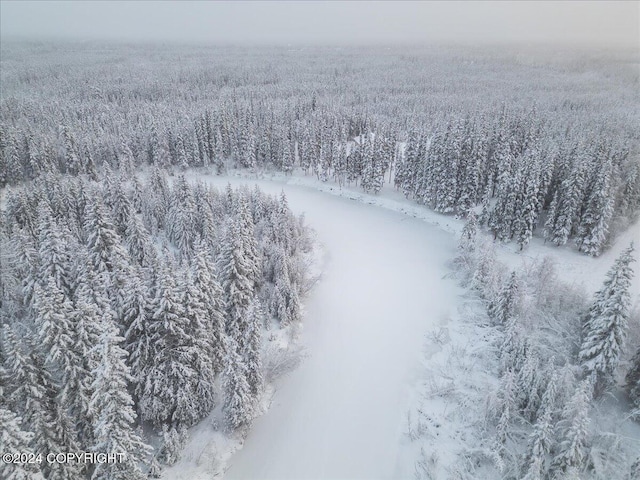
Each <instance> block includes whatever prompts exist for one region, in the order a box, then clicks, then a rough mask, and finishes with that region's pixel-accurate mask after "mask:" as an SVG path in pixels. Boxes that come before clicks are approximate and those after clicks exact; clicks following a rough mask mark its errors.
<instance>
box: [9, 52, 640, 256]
mask: <svg viewBox="0 0 640 480" xmlns="http://www.w3.org/2000/svg"><path fill="white" fill-rule="evenodd" d="M523 55H524V56H525V57H527V56H529V57H530V58H531V62H523V61H522V58H523ZM557 55H558V58H545V57H543V56H541V55H539V53H537V52H535V51H531V52H517V54H514V52H509V51H502V52H500V51H496V50H495V49H493V50H492V51H490V52H482V51H478V50H460V49H458V50H442V49H437V50H435V49H427V48H412V49H407V48H403V49H402V50H395V49H391V50H384V51H377V50H375V49H365V50H349V49H347V50H328V49H317V50H316V49H311V50H306V49H303V50H300V51H298V50H292V49H274V50H273V51H268V50H265V49H260V50H251V49H248V50H246V51H245V52H244V53H243V54H242V55H239V52H238V51H237V50H236V49H233V48H229V49H221V48H213V47H211V48H195V47H191V48H189V49H188V50H183V49H182V48H180V47H167V46H163V47H162V49H161V50H159V49H157V47H152V46H146V47H142V46H126V47H125V46H119V45H105V44H102V45H92V44H86V45H78V44H57V45H56V44H52V45H48V46H47V47H44V46H42V45H38V44H27V43H11V42H3V45H2V59H3V60H2V70H1V75H2V76H1V77H0V83H1V84H2V90H1V91H0V95H1V98H0V113H1V115H0V152H1V155H0V187H1V186H3V185H5V184H15V183H18V182H20V181H22V180H24V179H32V178H36V177H38V176H39V175H42V174H45V173H47V172H57V171H61V172H66V173H70V174H74V175H75V174H78V173H86V174H88V175H90V176H94V177H95V176H96V174H97V170H99V169H100V167H101V166H104V165H109V166H110V167H111V168H114V169H116V168H117V169H120V170H121V171H123V172H125V173H128V174H130V172H131V171H132V170H133V169H134V168H135V167H137V166H139V165H146V164H150V165H155V166H160V167H168V166H169V165H173V166H175V167H177V168H182V169H184V168H187V167H189V166H191V167H212V168H214V169H215V170H216V171H220V170H222V169H224V168H226V167H227V166H230V165H233V166H240V167H246V168H251V169H257V168H260V169H261V168H265V167H267V168H276V169H279V170H281V171H284V172H287V173H290V172H292V171H294V170H295V169H298V170H299V171H302V172H304V173H306V174H309V175H315V176H317V178H319V179H321V180H324V181H326V180H334V181H336V182H337V183H339V184H340V185H343V184H345V183H351V184H353V183H356V184H359V185H360V186H361V187H362V188H363V189H364V190H365V191H367V192H372V193H377V192H379V191H380V190H381V188H382V187H383V184H384V183H385V181H389V182H392V183H393V184H394V185H395V186H396V187H397V188H398V189H399V190H401V191H402V192H403V193H404V194H405V195H407V196H408V197H409V198H412V199H414V200H415V201H417V202H419V203H421V204H425V205H428V206H430V207H431V208H433V209H434V210H436V211H438V212H442V213H451V214H457V215H466V214H468V212H469V211H470V210H471V209H472V208H473V207H474V206H480V205H482V207H483V210H484V215H483V217H482V218H481V222H480V223H481V224H483V225H486V226H487V227H488V228H489V229H490V230H491V231H492V232H493V234H494V235H495V237H496V238H499V239H500V240H502V241H511V240H513V241H516V242H518V244H519V245H520V246H521V247H522V248H524V247H525V246H526V245H527V244H528V243H529V242H530V240H531V238H532V236H533V235H534V232H535V231H536V230H541V232H540V233H541V234H542V235H543V236H544V238H545V239H547V240H549V241H550V242H552V243H553V244H556V245H564V244H566V243H568V242H569V241H570V240H573V241H574V242H575V244H576V246H577V247H578V248H579V250H580V251H582V252H585V253H587V254H589V255H599V254H600V253H601V252H602V251H603V249H604V248H606V246H607V244H608V242H609V240H610V238H611V236H612V234H615V233H616V230H617V229H620V228H624V227H625V225H628V222H629V219H631V218H633V217H634V216H635V215H636V214H637V211H638V208H639V207H640V164H639V162H638V153H639V149H638V141H637V135H636V133H635V132H634V129H633V126H634V125H637V124H638V123H640V117H639V116H638V113H637V112H638V111H640V108H638V107H639V105H638V97H637V95H635V88H636V86H637V85H636V83H637V76H636V74H635V72H633V70H632V66H631V65H633V59H632V58H626V57H625V54H616V55H612V56H611V57H608V58H607V59H606V60H605V59H603V58H597V57H595V56H593V57H589V56H586V55H585V53H584V52H580V53H579V54H576V52H566V55H563V54H560V53H558V54H557ZM238 58H242V60H241V61H240V60H238ZM326 65H331V68H326V67H325V66H326ZM585 70H587V71H588V72H589V75H585V74H584V72H585ZM61 78H64V81H61ZM532 79H535V82H533V81H532ZM612 86H613V87H612ZM592 92H598V94H597V95H595V94H593V93H592ZM505 99H508V103H505ZM183 222H188V219H186V218H180V219H177V221H176V223H175V231H174V232H173V234H174V235H175V236H176V242H177V243H178V244H182V242H186V244H189V239H188V238H186V237H184V236H183V235H182V233H181V232H182V231H183V228H184V225H183Z"/></svg>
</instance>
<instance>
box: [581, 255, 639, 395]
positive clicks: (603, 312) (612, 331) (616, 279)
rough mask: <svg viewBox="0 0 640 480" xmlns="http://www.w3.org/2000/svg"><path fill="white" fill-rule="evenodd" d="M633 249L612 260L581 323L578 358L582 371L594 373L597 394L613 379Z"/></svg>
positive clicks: (626, 310) (624, 323)
mask: <svg viewBox="0 0 640 480" xmlns="http://www.w3.org/2000/svg"><path fill="white" fill-rule="evenodd" d="M633 250H634V249H633V244H631V245H630V246H629V247H628V248H627V249H626V250H624V251H623V252H622V253H621V254H620V256H619V257H618V258H617V259H616V261H615V262H614V264H613V266H612V267H611V269H610V270H609V272H608V273H607V278H606V279H605V281H604V284H603V286H602V288H601V289H600V290H598V291H597V292H596V294H595V299H594V302H593V304H592V305H591V308H590V309H589V312H588V314H587V316H586V319H585V323H584V326H583V339H582V344H581V347H580V353H579V360H580V363H581V364H582V367H583V368H584V371H585V373H586V374H587V375H594V376H595V384H594V392H595V394H596V395H600V394H601V393H602V392H603V391H604V389H606V388H607V387H608V386H610V385H611V384H613V382H614V381H615V370H616V368H617V366H618V361H619V357H620V353H621V351H622V347H623V343H624V339H625V337H626V330H627V320H628V317H629V305H630V303H631V298H630V293H629V288H630V286H631V278H632V276H633V270H632V268H631V263H632V262H633V261H634V260H635V259H634V258H633Z"/></svg>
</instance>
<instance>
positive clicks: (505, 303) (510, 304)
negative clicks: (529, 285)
mask: <svg viewBox="0 0 640 480" xmlns="http://www.w3.org/2000/svg"><path fill="white" fill-rule="evenodd" d="M520 296H521V292H520V286H519V281H518V276H517V274H516V272H515V271H514V272H511V276H510V277H509V280H508V281H507V282H506V283H505V284H504V285H503V286H502V289H501V290H500V293H499V294H498V298H496V299H495V300H494V301H493V302H491V303H490V304H489V309H488V313H489V316H490V317H491V318H492V319H493V320H494V321H495V322H496V323H497V324H499V325H506V323H507V320H509V319H510V318H512V317H513V316H514V315H515V314H516V313H517V312H518V309H519V303H520Z"/></svg>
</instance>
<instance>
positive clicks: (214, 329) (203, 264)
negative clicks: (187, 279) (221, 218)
mask: <svg viewBox="0 0 640 480" xmlns="http://www.w3.org/2000/svg"><path fill="white" fill-rule="evenodd" d="M191 279H192V280H191V281H192V283H193V286H194V287H195V288H196V289H197V291H198V292H199V295H201V302H202V303H203V304H204V306H205V308H206V310H207V318H206V321H207V322H208V324H209V326H208V328H209V329H210V335H211V337H210V338H209V339H207V341H209V342H210V343H211V349H212V352H211V354H212V357H211V361H212V367H213V370H214V372H215V374H216V375H217V374H218V373H220V372H222V369H223V367H224V357H225V352H224V348H225V346H224V337H225V335H226V333H225V318H224V315H225V304H224V292H223V291H222V287H221V286H220V284H219V283H218V281H217V280H216V272H215V269H214V264H213V261H212V260H211V259H210V257H209V255H208V252H207V250H206V247H205V244H204V243H203V242H197V243H196V246H195V250H194V256H193V261H192V264H191Z"/></svg>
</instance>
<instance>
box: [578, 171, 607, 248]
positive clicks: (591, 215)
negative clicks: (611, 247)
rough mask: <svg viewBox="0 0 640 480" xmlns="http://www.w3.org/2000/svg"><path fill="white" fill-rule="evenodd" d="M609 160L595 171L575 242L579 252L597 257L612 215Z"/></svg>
mask: <svg viewBox="0 0 640 480" xmlns="http://www.w3.org/2000/svg"><path fill="white" fill-rule="evenodd" d="M611 168H612V167H611V160H607V161H606V163H605V164H604V165H602V166H601V167H600V169H599V171H598V173H597V179H596V182H595V185H594V187H593V190H592V192H591V194H590V195H589V197H588V198H587V199H586V207H585V210H584V213H583V214H582V218H581V221H580V226H579V227H578V235H577V238H576V244H577V245H578V247H579V248H580V251H581V252H584V253H586V254H587V255H591V256H593V257H597V256H598V255H600V254H601V253H602V250H603V248H604V246H605V242H606V240H607V234H608V233H609V222H610V220H611V217H612V215H613V202H614V196H613V195H612V194H611V191H610V190H611V187H610V171H611Z"/></svg>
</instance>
